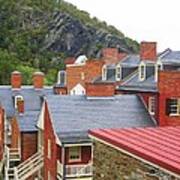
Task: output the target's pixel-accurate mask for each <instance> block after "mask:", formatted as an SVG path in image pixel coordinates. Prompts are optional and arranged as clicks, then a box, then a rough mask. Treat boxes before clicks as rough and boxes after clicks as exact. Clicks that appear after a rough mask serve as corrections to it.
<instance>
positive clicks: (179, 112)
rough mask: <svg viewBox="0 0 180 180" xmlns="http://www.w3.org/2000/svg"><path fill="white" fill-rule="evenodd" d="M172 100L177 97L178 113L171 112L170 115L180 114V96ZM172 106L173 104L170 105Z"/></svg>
mask: <svg viewBox="0 0 180 180" xmlns="http://www.w3.org/2000/svg"><path fill="white" fill-rule="evenodd" d="M171 99H172V100H173V99H177V113H170V114H169V116H172V117H173V116H180V98H171ZM169 108H171V105H170V107H169Z"/></svg>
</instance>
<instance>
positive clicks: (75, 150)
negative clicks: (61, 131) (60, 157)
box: [69, 146, 81, 162]
mask: <svg viewBox="0 0 180 180" xmlns="http://www.w3.org/2000/svg"><path fill="white" fill-rule="evenodd" d="M80 160H81V147H80V146H76V147H70V148H69V161H70V162H72V161H80Z"/></svg>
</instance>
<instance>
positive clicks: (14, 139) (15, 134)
mask: <svg viewBox="0 0 180 180" xmlns="http://www.w3.org/2000/svg"><path fill="white" fill-rule="evenodd" d="M11 127H12V136H11V148H19V140H20V131H19V126H18V121H17V120H16V119H15V118H13V119H12V120H11Z"/></svg>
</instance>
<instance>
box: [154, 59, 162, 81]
mask: <svg viewBox="0 0 180 180" xmlns="http://www.w3.org/2000/svg"><path fill="white" fill-rule="evenodd" d="M162 69H163V65H162V63H161V62H158V63H157V64H156V65H155V81H156V82H157V81H158V72H159V71H160V70H162Z"/></svg>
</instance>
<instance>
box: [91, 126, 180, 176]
mask: <svg viewBox="0 0 180 180" xmlns="http://www.w3.org/2000/svg"><path fill="white" fill-rule="evenodd" d="M90 135H91V136H92V137H93V138H95V139H97V140H100V141H102V142H104V143H107V144H108V145H110V146H113V147H116V148H117V149H119V150H120V151H121V150H124V151H127V152H128V153H131V154H133V155H135V156H136V157H137V158H141V159H144V160H145V161H147V162H150V163H153V164H155V165H158V166H160V167H161V168H163V169H166V170H168V171H171V172H173V173H177V174H180V153H179V152H180V127H161V128H134V129H133V128H131V129H109V130H107V129H97V130H92V131H90Z"/></svg>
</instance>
